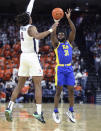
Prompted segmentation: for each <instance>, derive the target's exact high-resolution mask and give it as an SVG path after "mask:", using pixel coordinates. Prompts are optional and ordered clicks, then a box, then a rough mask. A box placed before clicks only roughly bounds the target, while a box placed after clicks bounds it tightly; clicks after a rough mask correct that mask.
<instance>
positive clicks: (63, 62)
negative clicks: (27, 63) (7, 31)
mask: <svg viewBox="0 0 101 131" xmlns="http://www.w3.org/2000/svg"><path fill="white" fill-rule="evenodd" d="M65 14H66V18H67V20H68V23H69V25H70V28H71V31H70V33H69V38H68V40H66V36H65V33H64V32H59V33H58V35H56V30H55V31H54V32H52V34H51V40H52V45H53V47H54V50H55V54H56V63H57V65H56V68H55V72H56V74H55V86H56V94H55V98H54V103H55V107H54V112H53V119H54V121H55V122H56V123H60V122H61V120H60V118H59V111H58V103H59V99H60V94H61V91H62V88H63V85H66V87H67V88H68V92H69V103H70V107H69V109H68V112H66V115H67V116H68V117H69V119H70V120H71V121H72V122H73V123H75V122H76V120H75V118H74V109H73V106H74V93H73V90H74V84H75V78H74V74H73V68H72V65H71V62H72V42H73V41H74V39H75V34H76V29H75V26H74V24H73V22H72V21H71V19H70V16H71V10H70V9H69V10H67V12H66V13H65Z"/></svg>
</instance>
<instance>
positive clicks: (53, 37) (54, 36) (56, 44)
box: [51, 28, 59, 49]
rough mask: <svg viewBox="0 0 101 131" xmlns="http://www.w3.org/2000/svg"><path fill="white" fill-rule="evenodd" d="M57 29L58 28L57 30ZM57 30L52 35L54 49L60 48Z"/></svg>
mask: <svg viewBox="0 0 101 131" xmlns="http://www.w3.org/2000/svg"><path fill="white" fill-rule="evenodd" d="M56 29H57V28H56ZM56 29H55V30H54V31H53V32H52V33H51V41H52V45H53V47H54V49H55V48H56V47H57V46H58V44H59V41H58V39H57V34H56Z"/></svg>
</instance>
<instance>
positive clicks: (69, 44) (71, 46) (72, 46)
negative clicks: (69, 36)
mask: <svg viewBox="0 0 101 131" xmlns="http://www.w3.org/2000/svg"><path fill="white" fill-rule="evenodd" d="M67 42H68V43H69V45H70V46H71V47H72V48H73V46H72V45H71V43H70V42H69V41H68V40H67Z"/></svg>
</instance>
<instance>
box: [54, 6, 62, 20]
mask: <svg viewBox="0 0 101 131" xmlns="http://www.w3.org/2000/svg"><path fill="white" fill-rule="evenodd" d="M63 16H64V11H63V10H62V9H61V8H54V9H53V10H52V17H53V19H55V20H59V19H62V18H63Z"/></svg>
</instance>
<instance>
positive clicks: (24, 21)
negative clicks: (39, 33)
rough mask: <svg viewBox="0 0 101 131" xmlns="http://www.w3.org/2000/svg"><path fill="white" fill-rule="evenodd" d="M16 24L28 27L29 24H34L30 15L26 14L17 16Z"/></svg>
mask: <svg viewBox="0 0 101 131" xmlns="http://www.w3.org/2000/svg"><path fill="white" fill-rule="evenodd" d="M16 22H17V24H19V25H20V26H26V25H28V24H32V18H31V17H30V16H29V14H28V13H26V12H24V13H22V14H19V15H17V17H16Z"/></svg>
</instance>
